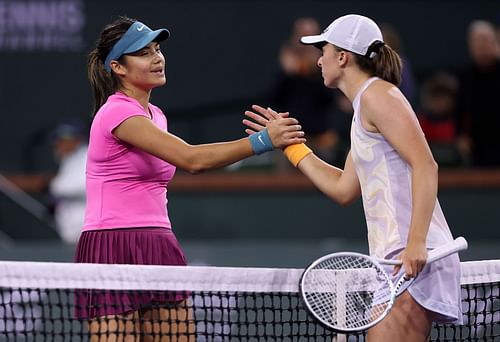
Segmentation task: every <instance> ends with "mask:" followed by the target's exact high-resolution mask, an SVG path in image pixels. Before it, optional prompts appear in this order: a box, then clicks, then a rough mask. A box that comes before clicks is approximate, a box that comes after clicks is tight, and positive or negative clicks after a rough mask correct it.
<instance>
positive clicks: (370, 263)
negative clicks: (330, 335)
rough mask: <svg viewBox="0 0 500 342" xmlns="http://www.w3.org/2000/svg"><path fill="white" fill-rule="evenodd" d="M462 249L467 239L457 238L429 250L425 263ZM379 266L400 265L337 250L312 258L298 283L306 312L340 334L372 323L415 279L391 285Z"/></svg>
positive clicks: (401, 280) (374, 322)
mask: <svg viewBox="0 0 500 342" xmlns="http://www.w3.org/2000/svg"><path fill="white" fill-rule="evenodd" d="M464 249H467V241H466V240H465V239H464V238H463V237H459V238H457V239H455V240H454V241H452V242H450V243H448V244H446V245H443V246H440V247H438V248H435V249H433V250H431V251H429V253H428V256H427V263H430V262H433V261H436V260H439V259H441V258H444V257H446V256H448V255H450V254H452V253H456V252H458V251H460V250H464ZM382 265H401V260H386V259H375V258H372V257H370V256H367V255H364V254H360V253H348V252H340V253H333V254H329V255H325V256H323V257H321V258H319V259H318V260H316V261H314V262H313V263H312V264H311V265H310V266H309V267H307V268H306V270H305V271H304V273H303V274H302V277H301V279H300V285H299V286H300V294H301V296H302V299H303V301H304V304H305V307H306V309H307V311H308V312H309V313H310V314H311V315H312V316H313V317H314V318H316V319H317V320H318V321H319V322H320V323H321V324H323V325H324V326H325V327H327V328H330V329H333V330H335V331H337V332H340V333H349V332H357V331H362V330H365V329H368V328H370V327H372V326H374V325H375V324H377V323H378V322H380V321H381V320H382V319H383V318H384V317H385V316H386V315H387V313H388V312H389V310H390V309H391V307H392V305H393V303H394V301H395V299H396V297H397V295H398V294H399V289H400V288H401V286H402V285H403V284H405V283H406V282H412V281H413V279H414V278H411V279H406V278H405V276H404V274H403V276H401V278H399V280H398V281H397V282H396V284H393V282H392V281H391V276H390V275H389V274H388V273H387V272H386V270H385V269H384V268H383V267H382ZM405 285H406V284H405Z"/></svg>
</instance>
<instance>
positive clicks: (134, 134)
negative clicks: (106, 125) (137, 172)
mask: <svg viewBox="0 0 500 342" xmlns="http://www.w3.org/2000/svg"><path fill="white" fill-rule="evenodd" d="M296 123H297V121H296V120H295V119H292V118H283V119H282V120H275V121H273V122H270V123H269V125H268V131H269V135H270V137H271V140H272V142H273V146H275V147H283V146H286V145H288V144H293V143H295V142H299V141H300V142H302V141H304V139H303V138H302V135H303V132H301V131H299V130H298V129H300V126H298V125H297V124H296ZM113 135H114V136H115V137H117V138H118V139H120V140H121V141H124V142H126V143H128V144H131V145H133V146H135V147H137V148H139V149H141V150H143V151H146V152H148V153H150V154H152V155H154V156H156V157H158V158H160V159H163V160H165V161H167V162H169V163H171V164H173V165H176V166H178V167H180V168H182V169H184V170H186V171H188V172H191V173H198V172H201V171H203V170H207V169H214V168H219V167H223V166H226V165H229V164H232V163H234V162H236V161H238V160H241V159H244V158H246V157H250V156H252V155H253V154H254V153H253V150H252V147H251V145H250V140H249V139H248V138H242V139H239V140H234V141H229V142H220V143H213V144H201V145H191V144H188V143H186V142H185V141H184V140H182V139H180V138H178V137H176V136H175V135H173V134H170V133H168V132H164V131H162V130H161V129H159V128H158V127H157V126H156V125H155V124H154V123H153V122H152V121H151V120H149V119H148V118H146V117H143V116H133V117H130V118H129V119H127V120H125V121H124V122H122V123H121V124H120V125H119V126H118V127H117V128H116V129H115V130H114V131H113Z"/></svg>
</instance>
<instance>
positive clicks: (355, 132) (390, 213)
mask: <svg viewBox="0 0 500 342" xmlns="http://www.w3.org/2000/svg"><path fill="white" fill-rule="evenodd" d="M301 41H302V43H303V44H308V45H314V46H315V47H317V48H319V49H321V50H322V53H323V54H322V56H321V57H320V58H319V60H318V66H319V67H320V68H321V71H322V74H323V79H324V84H325V86H327V87H329V88H339V89H340V90H341V91H342V92H343V93H344V94H345V95H346V96H347V98H348V99H349V100H350V102H351V103H352V106H353V109H354V115H353V120H352V126H351V151H350V152H349V154H348V156H347V160H346V162H345V166H344V169H343V170H342V169H339V168H337V167H334V166H332V165H329V164H327V163H325V162H324V161H322V160H321V159H320V158H318V157H317V156H316V155H315V154H314V153H312V151H311V150H310V149H309V148H308V147H307V146H306V145H305V144H296V145H291V146H288V147H287V148H285V150H284V153H285V154H286V156H287V157H288V159H289V160H290V161H291V162H292V163H293V164H294V165H295V166H296V167H298V168H299V169H300V170H301V171H302V172H303V173H304V174H305V175H306V176H307V177H309V179H311V180H312V181H313V183H314V184H315V185H316V186H317V187H318V188H319V189H320V190H321V191H322V192H324V193H325V194H326V195H328V196H329V197H331V198H332V199H333V200H335V201H337V202H338V203H340V204H342V205H347V204H349V203H351V202H353V201H354V200H356V199H357V198H358V197H360V196H361V197H362V200H363V206H364V211H365V216H366V223H367V227H368V241H369V248H370V254H371V255H372V256H374V257H378V258H400V259H402V261H403V268H399V267H398V268H396V269H395V270H394V273H398V272H405V273H406V275H407V276H408V277H416V278H415V281H414V282H413V283H411V285H410V286H409V287H408V288H407V289H405V290H404V292H403V293H402V294H401V295H400V296H399V297H398V299H397V300H396V302H395V305H394V307H393V309H392V310H391V311H390V313H389V315H388V316H387V317H386V318H385V319H384V320H382V321H381V323H379V324H377V325H375V326H374V327H373V328H371V329H370V330H369V331H368V341H370V342H373V341H406V342H410V341H419V342H421V341H427V340H428V339H429V335H430V331H431V328H432V322H440V323H461V321H462V314H461V294H460V291H461V290H460V262H459V259H458V256H457V255H456V254H454V255H451V256H449V257H446V258H444V259H442V260H440V261H437V262H434V263H431V264H426V259H427V251H428V250H429V249H433V248H436V247H438V246H440V245H443V244H446V243H447V242H449V241H451V240H452V239H453V238H452V234H451V232H450V229H449V228H448V224H447V223H446V220H445V218H444V215H443V212H442V210H441V207H440V205H439V202H438V201H437V188H438V184H437V183H438V166H437V164H436V162H435V161H434V158H433V156H432V154H431V151H430V149H429V146H428V145H427V142H426V140H425V137H424V134H423V133H422V130H421V128H420V126H419V124H418V121H417V119H416V116H415V113H414V111H413V109H412V108H411V106H410V104H409V103H408V101H407V100H406V98H405V97H404V96H403V94H402V93H401V92H400V90H399V89H398V86H399V84H400V81H401V70H402V64H401V60H400V58H399V56H398V54H397V53H396V52H395V51H394V50H393V49H391V48H390V47H389V46H388V45H387V44H385V43H384V40H383V37H382V33H381V32H380V29H379V27H378V26H377V24H376V23H375V22H374V21H373V20H371V19H369V18H367V17H364V16H361V15H355V14H352V15H346V16H342V17H340V18H338V19H336V20H335V21H334V22H332V23H331V24H330V26H328V28H327V29H326V30H325V31H323V33H322V34H320V35H316V36H307V37H302V39H301ZM253 109H254V111H253V112H252V111H247V112H246V115H247V116H249V117H250V118H252V119H253V120H254V121H250V120H244V123H245V124H246V125H247V126H248V127H250V129H247V133H253V132H255V131H260V130H261V129H263V128H264V127H265V125H266V124H268V122H269V121H272V120H276V119H277V118H279V117H280V114H278V113H276V112H274V111H272V110H267V109H264V108H263V107H260V106H253ZM292 114H293V113H292ZM332 228H333V229H334V228H335V226H334V225H332Z"/></svg>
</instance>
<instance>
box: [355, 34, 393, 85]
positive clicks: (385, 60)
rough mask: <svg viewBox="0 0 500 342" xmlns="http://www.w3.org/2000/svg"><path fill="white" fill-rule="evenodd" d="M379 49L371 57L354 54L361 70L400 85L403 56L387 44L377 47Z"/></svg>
mask: <svg viewBox="0 0 500 342" xmlns="http://www.w3.org/2000/svg"><path fill="white" fill-rule="evenodd" d="M377 50H378V51H377V53H376V54H375V56H374V57H373V58H371V59H370V58H368V57H366V56H361V55H357V54H354V56H355V60H356V64H358V66H359V67H360V69H361V70H363V71H365V72H367V73H368V74H370V76H377V77H380V78H381V79H383V80H386V81H387V82H390V83H392V84H394V85H395V86H396V87H399V86H400V84H401V73H402V70H403V63H402V61H401V58H400V57H399V55H398V53H397V52H396V51H394V50H393V49H392V48H391V47H390V46H389V45H387V44H381V45H380V46H378V47H377Z"/></svg>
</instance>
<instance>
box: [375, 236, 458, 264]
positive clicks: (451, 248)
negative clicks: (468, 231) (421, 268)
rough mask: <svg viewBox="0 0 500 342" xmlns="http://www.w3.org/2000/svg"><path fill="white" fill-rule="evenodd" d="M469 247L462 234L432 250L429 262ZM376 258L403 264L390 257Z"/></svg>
mask: <svg viewBox="0 0 500 342" xmlns="http://www.w3.org/2000/svg"><path fill="white" fill-rule="evenodd" d="M467 247H468V244H467V240H465V238H464V237H462V236H460V237H457V238H456V239H455V240H453V241H452V242H449V243H447V244H446V245H442V246H439V247H437V248H434V249H433V250H431V251H430V252H429V254H428V255H427V263H430V262H433V261H436V260H439V259H442V258H444V257H447V256H448V255H450V254H453V253H456V252H458V251H462V250H465V249H467ZM376 260H377V261H378V262H379V263H381V264H384V265H401V264H402V262H401V260H388V259H376Z"/></svg>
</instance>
